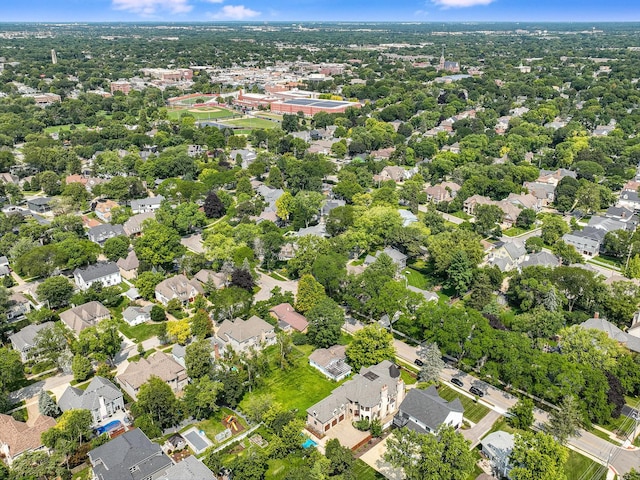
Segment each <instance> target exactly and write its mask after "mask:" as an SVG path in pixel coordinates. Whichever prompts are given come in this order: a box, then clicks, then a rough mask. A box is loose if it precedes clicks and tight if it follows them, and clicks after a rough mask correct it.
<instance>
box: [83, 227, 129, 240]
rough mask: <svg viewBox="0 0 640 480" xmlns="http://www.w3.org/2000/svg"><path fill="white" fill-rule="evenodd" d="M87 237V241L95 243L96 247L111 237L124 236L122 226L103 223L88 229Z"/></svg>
mask: <svg viewBox="0 0 640 480" xmlns="http://www.w3.org/2000/svg"><path fill="white" fill-rule="evenodd" d="M87 235H88V237H89V240H91V241H92V242H94V243H97V244H98V245H102V244H103V243H104V242H106V241H107V240H108V239H110V238H113V237H118V236H120V235H123V236H126V234H125V233H124V228H122V225H111V224H110V223H104V224H102V225H97V226H95V227H92V228H90V229H89V231H88V232H87Z"/></svg>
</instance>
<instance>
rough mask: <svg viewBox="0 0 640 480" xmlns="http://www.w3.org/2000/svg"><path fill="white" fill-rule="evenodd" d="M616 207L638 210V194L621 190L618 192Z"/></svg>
mask: <svg viewBox="0 0 640 480" xmlns="http://www.w3.org/2000/svg"><path fill="white" fill-rule="evenodd" d="M617 205H618V206H619V207H626V208H628V209H630V210H634V211H635V210H640V197H639V196H638V192H634V191H633V190H623V191H622V192H620V197H619V198H618V203H617Z"/></svg>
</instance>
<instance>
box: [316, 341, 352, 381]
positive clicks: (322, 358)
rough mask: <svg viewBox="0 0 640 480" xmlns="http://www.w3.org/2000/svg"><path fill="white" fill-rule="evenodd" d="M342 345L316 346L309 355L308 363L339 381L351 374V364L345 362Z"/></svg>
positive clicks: (344, 349) (345, 348) (328, 376)
mask: <svg viewBox="0 0 640 480" xmlns="http://www.w3.org/2000/svg"><path fill="white" fill-rule="evenodd" d="M346 350H347V347H345V346H344V345H334V346H333V347H329V348H318V349H316V350H314V351H313V353H311V355H309V365H311V366H312V367H313V368H316V369H318V370H320V372H322V374H323V375H324V376H325V377H327V378H330V379H331V380H335V381H336V382H339V381H340V380H342V379H343V378H347V377H348V376H349V375H351V366H349V365H348V364H347V363H345V362H346V360H347V355H346V354H345V351H346Z"/></svg>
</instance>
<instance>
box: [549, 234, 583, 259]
mask: <svg viewBox="0 0 640 480" xmlns="http://www.w3.org/2000/svg"><path fill="white" fill-rule="evenodd" d="M552 250H553V253H555V254H556V255H557V256H558V257H559V258H560V260H562V264H563V265H572V264H574V263H584V258H583V257H582V255H580V253H579V252H578V251H577V250H576V247H574V246H573V245H569V244H568V243H565V242H564V241H562V240H558V241H556V243H554V244H553V247H552Z"/></svg>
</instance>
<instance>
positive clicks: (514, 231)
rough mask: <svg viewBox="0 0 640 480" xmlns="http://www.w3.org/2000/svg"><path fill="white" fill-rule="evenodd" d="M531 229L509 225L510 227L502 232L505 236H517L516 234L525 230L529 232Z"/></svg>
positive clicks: (520, 233) (523, 232)
mask: <svg viewBox="0 0 640 480" xmlns="http://www.w3.org/2000/svg"><path fill="white" fill-rule="evenodd" d="M534 228H535V227H534ZM531 230H533V228H530V229H528V230H527V229H526V228H520V227H511V228H507V229H506V230H504V231H503V232H502V233H503V234H504V235H506V236H507V237H517V236H518V235H522V234H525V233H527V232H530V231H531Z"/></svg>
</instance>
